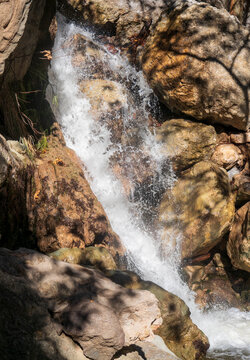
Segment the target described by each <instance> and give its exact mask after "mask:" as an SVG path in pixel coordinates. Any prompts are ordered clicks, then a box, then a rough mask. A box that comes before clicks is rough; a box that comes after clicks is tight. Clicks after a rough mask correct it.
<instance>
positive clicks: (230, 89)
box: [141, 0, 250, 130]
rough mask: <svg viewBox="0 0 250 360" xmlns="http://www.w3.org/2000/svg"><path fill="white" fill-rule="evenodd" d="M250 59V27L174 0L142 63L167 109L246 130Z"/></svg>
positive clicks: (214, 11) (203, 7)
mask: <svg viewBox="0 0 250 360" xmlns="http://www.w3.org/2000/svg"><path fill="white" fill-rule="evenodd" d="M218 34H220V36H218ZM249 57H250V48H249V30H247V28H245V27H244V26H242V25H240V24H239V23H238V21H237V20H236V19H235V18H233V17H232V16H230V15H229V13H228V12H227V11H226V10H223V9H217V8H215V7H212V6H210V5H208V4H204V3H202V4H199V3H195V2H190V3H187V2H182V1H179V0H178V1H175V2H169V3H168V4H166V10H165V11H164V12H163V13H162V15H161V18H160V20H159V21H158V22H157V24H156V26H155V29H154V31H153V32H152V34H151V35H150V37H149V38H148V40H147V42H146V45H145V47H144V49H143V52H142V57H141V62H142V68H143V71H144V74H145V76H146V78H147V80H148V82H149V84H150V85H151V87H152V88H153V89H154V90H155V92H156V94H157V95H158V96H159V98H160V100H161V101H162V102H163V103H164V104H166V105H167V106H168V107H170V109H171V110H173V111H182V112H184V113H185V114H187V115H190V116H192V117H194V118H196V119H198V120H201V121H206V122H210V123H220V124H223V125H226V126H233V127H235V128H237V129H240V130H246V129H247V128H248V127H249V111H248V109H249V96H248V95H247V93H249V87H248V86H249V85H248V84H249V76H250V74H249V71H248V68H249V67H248V59H249Z"/></svg>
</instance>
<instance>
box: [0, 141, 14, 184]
mask: <svg viewBox="0 0 250 360" xmlns="http://www.w3.org/2000/svg"><path fill="white" fill-rule="evenodd" d="M15 165H17V163H16V162H15V159H14V158H13V156H12V154H11V151H10V147H9V145H8V143H7V141H6V140H5V138H4V137H3V136H2V135H0V188H1V187H2V185H3V184H4V182H5V181H6V179H7V177H8V176H9V171H10V169H11V168H12V167H13V166H15Z"/></svg>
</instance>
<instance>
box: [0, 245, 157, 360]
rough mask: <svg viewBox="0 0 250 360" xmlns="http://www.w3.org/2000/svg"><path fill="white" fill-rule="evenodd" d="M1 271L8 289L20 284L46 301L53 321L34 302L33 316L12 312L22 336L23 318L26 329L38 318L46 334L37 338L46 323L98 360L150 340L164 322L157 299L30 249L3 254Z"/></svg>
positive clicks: (107, 359) (106, 359)
mask: <svg viewBox="0 0 250 360" xmlns="http://www.w3.org/2000/svg"><path fill="white" fill-rule="evenodd" d="M0 270H1V272H3V274H5V275H6V278H7V277H9V278H10V281H9V282H10V283H9V289H11V290H12V291H13V292H14V293H15V292H16V288H17V287H18V286H19V284H21V283H24V284H25V287H26V288H28V290H29V292H30V291H32V293H33V294H34V296H36V298H38V300H40V301H41V302H43V307H44V310H43V311H44V312H46V313H47V317H49V315H48V314H49V313H50V314H51V317H52V318H53V320H54V321H53V320H52V319H51V318H50V319H49V320H48V319H46V318H45V319H44V318H41V319H40V317H39V316H38V315H39V312H38V314H36V308H35V309H34V308H32V299H31V303H30V302H28V303H27V305H26V308H25V309H27V313H29V316H27V314H26V312H24V313H23V312H22V311H21V310H20V311H16V312H12V311H11V314H12V316H13V318H15V319H16V320H15V325H16V326H15V329H17V330H18V331H22V328H21V329H20V327H22V322H21V321H20V320H19V316H21V318H23V316H24V319H25V320H26V321H27V326H28V325H29V324H30V325H32V326H33V322H36V321H37V319H38V320H39V321H40V322H38V324H37V325H39V326H40V330H41V335H40V334H37V336H40V337H43V326H41V322H42V320H43V321H44V323H45V325H46V323H47V322H49V321H50V322H52V323H54V326H56V329H57V332H58V334H61V333H62V332H63V333H64V334H66V335H67V336H69V337H70V338H71V339H72V340H73V341H74V342H75V343H76V344H79V345H80V346H81V348H82V350H83V353H84V354H86V356H87V357H88V358H90V359H93V360H110V359H111V358H112V356H113V355H114V354H115V352H116V351H117V350H119V349H121V348H122V347H123V346H125V345H126V346H129V345H130V344H133V343H135V342H137V341H139V340H144V339H145V338H149V337H150V336H152V335H153V333H152V331H153V330H155V329H156V328H157V327H159V325H160V324H161V321H162V320H161V316H160V310H159V307H158V300H157V299H156V297H155V296H154V295H153V294H151V293H150V292H149V291H144V290H128V289H125V288H123V287H121V286H119V285H117V284H115V283H114V282H112V281H111V280H109V279H107V278H106V277H104V275H103V274H102V273H101V272H99V271H97V270H92V269H89V268H84V267H82V266H80V265H73V264H68V263H65V262H62V261H56V260H54V259H51V258H49V257H48V256H45V255H42V254H39V253H38V252H35V251H32V250H27V249H20V250H18V251H15V252H11V251H10V250H7V249H1V250H0ZM1 280H2V279H1ZM3 281H4V279H3ZM29 292H26V291H24V292H23V293H18V296H19V304H21V303H22V302H25V298H26V296H28V294H29ZM6 295H8V293H7V294H6ZM15 296H17V295H15ZM7 298H8V301H10V300H9V297H8V296H6V299H7ZM10 299H11V297H10ZM4 305H5V304H4ZM20 306H21V305H20ZM20 306H19V308H20ZM1 309H2V307H1ZM20 309H21V308H20ZM48 311H49V312H48ZM42 325H43V324H42ZM5 328H6V324H5V326H4V329H5ZM1 329H2V327H1ZM0 331H1V330H0ZM9 331H10V330H9ZM30 332H31V333H32V332H33V328H32V327H31V329H30ZM1 335H2V333H1ZM8 336H9V332H6V333H4V332H3V339H5V338H8ZM20 344H21V343H19V349H20ZM45 345H46V343H45ZM1 350H2V349H1ZM6 350H7V349H6ZM8 350H9V349H8ZM19 351H20V350H19ZM4 358H5V357H4ZM6 358H7V359H8V357H7V355H6ZM11 359H13V358H11ZM27 359H31V357H28V356H27Z"/></svg>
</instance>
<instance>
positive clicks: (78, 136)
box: [48, 18, 250, 360]
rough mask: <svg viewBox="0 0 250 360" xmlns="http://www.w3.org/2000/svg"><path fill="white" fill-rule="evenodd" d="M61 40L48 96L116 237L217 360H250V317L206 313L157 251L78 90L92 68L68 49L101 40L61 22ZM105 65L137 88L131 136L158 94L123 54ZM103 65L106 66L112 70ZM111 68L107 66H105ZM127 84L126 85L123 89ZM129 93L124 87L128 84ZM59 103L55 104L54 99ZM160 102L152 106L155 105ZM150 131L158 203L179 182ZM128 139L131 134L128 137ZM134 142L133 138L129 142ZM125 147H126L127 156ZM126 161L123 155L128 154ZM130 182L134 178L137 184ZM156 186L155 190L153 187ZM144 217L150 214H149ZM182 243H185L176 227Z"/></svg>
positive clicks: (104, 134) (144, 137)
mask: <svg viewBox="0 0 250 360" xmlns="http://www.w3.org/2000/svg"><path fill="white" fill-rule="evenodd" d="M59 20H60V21H59V26H58V32H57V38H56V42H55V46H54V51H53V60H52V68H51V72H50V82H51V86H50V87H49V89H48V94H49V95H48V97H49V98H50V100H51V102H53V103H54V105H53V106H54V110H55V113H56V115H57V119H58V121H59V123H60V124H61V125H62V128H63V132H64V136H65V139H66V142H67V145H68V146H69V147H71V148H73V149H74V150H75V151H76V153H77V154H78V156H79V157H80V158H81V159H82V161H83V163H84V164H85V166H86V168H87V177H88V180H89V182H90V184H91V187H92V190H93V191H94V193H95V194H96V196H97V198H98V200H99V201H100V202H101V204H102V205H103V207H104V209H105V211H106V213H107V215H108V218H109V220H110V222H111V225H112V227H113V229H114V231H115V232H116V233H117V234H118V235H119V236H120V238H121V239H122V242H123V244H124V245H125V247H126V249H127V253H128V255H127V257H128V264H129V266H130V268H131V269H132V270H134V271H136V272H137V273H139V275H140V276H141V277H142V278H144V279H147V280H151V281H153V282H155V283H157V284H158V285H160V286H162V287H164V288H165V289H166V290H168V291H170V292H173V293H174V294H176V295H178V296H179V297H181V298H182V299H183V300H184V301H185V302H186V304H187V305H188V306H189V308H190V311H191V317H192V320H193V322H194V323H196V324H197V325H198V327H199V328H200V329H201V330H202V331H203V332H204V333H205V334H206V335H207V336H208V338H209V341H210V345H211V347H210V350H209V354H208V356H210V358H211V359H221V360H226V359H238V360H240V359H241V360H247V359H250V314H249V313H243V312H240V311H239V310H237V309H222V308H218V309H214V310H212V311H211V310H210V311H209V312H206V313H203V312H201V311H200V310H199V309H198V307H197V305H196V304H195V302H194V294H193V293H192V292H191V291H190V290H189V288H188V287H187V285H186V284H185V283H183V281H182V280H181V278H180V276H179V273H178V251H176V252H175V255H173V256H171V257H170V256H168V258H167V259H166V258H164V257H163V256H162V255H161V251H160V249H159V248H158V246H157V244H158V243H159V241H157V238H158V237H160V230H159V231H158V233H156V232H151V231H150V230H149V229H148V228H147V226H146V225H145V222H143V221H142V211H141V209H142V208H145V207H147V205H145V204H143V205H141V207H140V205H139V206H138V199H134V201H133V194H132V196H131V197H130V199H129V200H128V198H127V197H126V196H125V194H124V191H123V189H122V186H121V182H120V181H119V180H118V179H117V178H115V176H114V173H113V172H112V169H111V168H110V158H111V157H112V156H113V155H114V153H115V152H116V151H117V146H118V145H117V144H113V143H112V141H111V136H110V131H109V129H108V128H107V126H105V123H101V122H98V121H95V120H94V119H93V117H92V115H91V105H90V102H89V100H88V99H87V98H85V97H84V95H83V94H82V93H81V92H80V91H79V86H78V82H79V78H81V79H88V78H89V76H90V72H91V69H90V68H86V69H79V68H77V67H73V66H72V63H71V60H72V59H71V55H72V54H71V53H70V46H64V44H65V41H68V40H69V39H70V38H72V36H73V35H74V34H76V33H81V34H83V35H84V36H86V37H88V38H89V39H92V40H93V41H95V40H94V35H93V34H91V33H89V32H88V31H86V30H84V29H81V28H79V27H77V26H75V25H74V24H65V23H64V22H63V20H62V19H61V18H60V19H59ZM104 52H105V58H104V59H103V62H104V63H105V64H107V63H108V64H109V67H110V68H111V69H112V71H113V72H114V73H117V74H119V81H120V82H123V84H128V83H129V84H130V89H131V87H132V89H133V91H134V93H135V98H136V101H134V102H133V103H131V102H129V100H128V99H127V100H126V101H127V107H125V108H126V111H124V113H123V122H124V134H125V135H126V132H128V131H126V130H127V129H128V128H129V119H130V118H131V114H132V113H133V112H135V113H138V111H139V112H140V114H141V116H142V117H144V118H145V119H147V117H148V111H149V110H151V111H152V110H154V109H152V107H154V106H155V107H157V101H154V97H153V94H152V91H151V90H150V88H149V87H148V85H147V83H146V82H145V80H144V78H143V75H142V73H140V72H137V71H136V70H134V69H133V68H132V67H131V66H130V65H129V64H128V63H127V61H126V60H125V59H123V58H122V57H121V56H120V55H119V54H118V53H117V54H111V53H109V51H108V50H106V49H105V50H104ZM105 64H104V65H105ZM103 67H105V66H103ZM123 84H121V85H123ZM123 86H124V85H123ZM52 99H54V101H53V100H52ZM152 99H153V100H152ZM146 123H147V121H146V120H145V124H144V125H143V123H142V124H140V139H141V143H142V144H143V148H144V149H146V152H147V154H148V155H147V161H150V160H152V162H154V163H156V164H157V174H158V176H157V180H156V184H155V186H152V188H151V189H148V191H149V190H151V191H152V194H151V195H150V194H148V195H147V196H152V197H154V191H155V192H156V193H157V189H158V188H159V187H162V186H163V187H165V188H166V187H168V186H171V185H172V184H173V183H174V181H175V180H176V178H175V175H174V173H173V171H172V170H171V165H169V166H168V169H167V170H166V169H165V170H164V171H162V159H161V158H160V156H159V153H160V152H159V145H158V144H156V143H155V141H154V137H153V135H152V134H151V132H150V131H149V130H148V129H147V126H146ZM128 133H129V132H128ZM129 136H131V134H130V135H129ZM127 148H128V147H126V148H123V149H122V148H120V152H121V153H124V151H125V150H126V149H127ZM129 149H130V151H132V153H133V152H134V153H135V152H136V151H139V150H138V149H137V147H136V146H134V147H133V144H132V145H130V146H129ZM123 156H124V154H123ZM124 157H125V163H126V161H127V165H128V166H132V165H131V157H130V156H127V159H126V154H125V156H124ZM130 180H131V179H130ZM153 185H154V184H153ZM144 210H145V209H144ZM176 236H177V237H178V239H179V241H181V234H179V233H178V224H176Z"/></svg>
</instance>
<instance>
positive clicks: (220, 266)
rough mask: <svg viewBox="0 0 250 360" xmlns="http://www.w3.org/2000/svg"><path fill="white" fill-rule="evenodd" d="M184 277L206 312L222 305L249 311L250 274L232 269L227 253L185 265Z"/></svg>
mask: <svg viewBox="0 0 250 360" xmlns="http://www.w3.org/2000/svg"><path fill="white" fill-rule="evenodd" d="M183 272H184V275H185V276H184V277H185V279H186V281H187V282H188V285H189V287H190V289H191V290H193V291H194V292H196V298H195V301H196V303H197V304H198V305H199V306H200V307H201V308H205V309H209V308H213V307H214V306H218V307H221V308H225V307H226V308H227V307H235V308H239V309H241V310H242V309H244V310H248V309H249V299H248V295H247V294H248V291H249V289H248V287H249V286H248V284H247V279H248V274H247V273H246V272H244V271H238V272H237V271H235V270H233V269H232V266H231V262H230V259H229V258H228V257H227V255H226V254H225V253H224V254H223V253H216V252H215V253H214V254H213V255H212V254H210V256H209V257H208V260H207V261H200V262H197V263H196V264H190V265H184V266H183Z"/></svg>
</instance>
